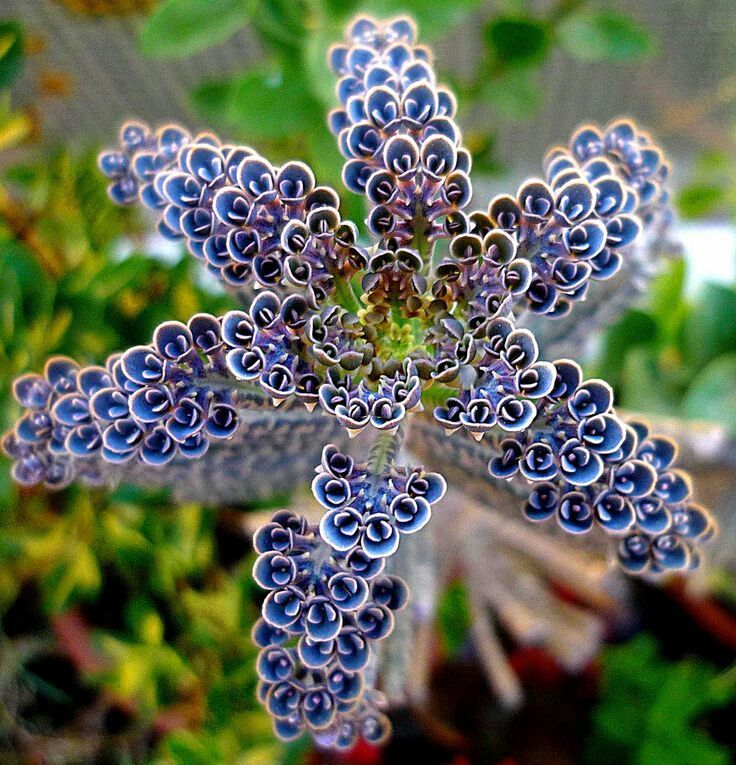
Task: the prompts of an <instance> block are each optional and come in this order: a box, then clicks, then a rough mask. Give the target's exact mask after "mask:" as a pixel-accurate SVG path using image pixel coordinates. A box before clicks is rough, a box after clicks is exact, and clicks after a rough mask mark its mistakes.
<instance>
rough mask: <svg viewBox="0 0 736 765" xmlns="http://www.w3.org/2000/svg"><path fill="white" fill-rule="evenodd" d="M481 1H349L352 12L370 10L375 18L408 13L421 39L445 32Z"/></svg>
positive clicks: (368, 11) (366, 11)
mask: <svg viewBox="0 0 736 765" xmlns="http://www.w3.org/2000/svg"><path fill="white" fill-rule="evenodd" d="M480 4H481V0H453V2H451V3H438V2H437V0H399V2H396V0H363V2H359V3H357V4H354V5H353V4H352V3H351V5H353V8H352V12H354V13H359V12H363V13H369V14H371V15H373V16H376V17H378V18H390V17H392V16H397V15H399V14H402V13H404V14H408V15H410V16H411V17H412V18H413V19H414V21H416V22H417V26H418V27H419V34H420V35H421V37H422V39H423V40H425V41H427V40H432V39H433V38H435V37H441V36H442V35H446V34H447V33H448V32H449V31H450V29H451V28H452V27H454V26H457V24H459V23H460V22H462V21H464V20H465V19H466V18H467V17H468V15H469V14H470V13H471V12H472V11H474V10H475V9H476V8H477V7H478V6H479V5H480Z"/></svg>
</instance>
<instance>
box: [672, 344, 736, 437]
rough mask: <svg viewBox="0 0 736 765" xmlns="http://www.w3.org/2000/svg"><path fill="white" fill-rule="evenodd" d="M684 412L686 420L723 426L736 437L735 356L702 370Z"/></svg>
mask: <svg viewBox="0 0 736 765" xmlns="http://www.w3.org/2000/svg"><path fill="white" fill-rule="evenodd" d="M682 411H683V414H684V415H685V416H686V417H692V418H693V419H698V420H712V421H714V422H720V423H721V424H723V425H725V426H726V427H727V428H728V429H729V430H730V431H731V432H732V433H736V353H730V354H726V355H724V356H721V357H719V358H717V359H715V360H714V361H712V362H711V363H710V364H708V366H707V367H705V369H703V371H702V372H701V373H700V374H699V375H698V376H697V377H696V378H695V380H694V381H693V384H692V385H691V386H690V389H689V390H688V392H687V393H686V395H685V399H684V401H683V402H682Z"/></svg>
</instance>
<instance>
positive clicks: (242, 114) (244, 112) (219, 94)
mask: <svg viewBox="0 0 736 765" xmlns="http://www.w3.org/2000/svg"><path fill="white" fill-rule="evenodd" d="M191 101H192V105H193V107H194V108H195V109H196V110H197V112H198V113H199V114H200V115H201V116H202V117H207V116H210V115H211V116H213V117H216V116H217V117H218V118H219V121H220V122H223V121H224V122H225V123H226V124H227V125H229V126H231V127H235V128H237V130H238V132H239V133H241V134H243V135H246V136H249V137H251V138H253V139H271V140H273V139H280V138H285V137H288V136H291V135H293V133H294V126H295V125H298V126H299V131H300V132H304V133H309V131H310V130H313V129H319V128H322V127H323V120H324V109H323V107H322V105H321V104H320V103H319V102H318V101H317V100H316V99H314V98H312V97H310V96H309V94H308V89H307V88H306V85H305V82H304V78H303V76H302V73H301V71H300V70H295V71H294V70H283V71H282V70H281V69H279V68H272V69H271V70H267V71H264V70H263V69H260V68H259V69H252V70H250V71H248V72H245V73H244V74H242V75H240V76H239V77H237V78H236V79H233V80H231V81H221V82H219V83H215V82H210V83H205V84H203V85H201V86H200V87H199V88H197V89H196V90H195V91H194V93H193V94H192V96H191ZM285 110H288V112H287V111H285Z"/></svg>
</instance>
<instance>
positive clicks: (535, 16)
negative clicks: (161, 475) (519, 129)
mask: <svg viewBox="0 0 736 765" xmlns="http://www.w3.org/2000/svg"><path fill="white" fill-rule="evenodd" d="M202 7H203V6H202V3H200V2H198V0H166V2H163V3H161V4H160V5H159V6H158V8H157V10H155V11H154V13H153V14H152V15H151V16H150V17H149V19H148V21H147V23H146V24H145V25H144V26H143V28H142V30H141V33H140V48H141V51H142V53H143V54H144V55H147V56H152V57H157V58H158V57H167V56H168V57H172V58H179V57H181V56H184V55H187V54H189V53H192V52H194V51H199V50H202V49H204V48H206V47H208V46H210V45H214V44H216V43H218V42H221V41H222V40H224V39H226V38H227V37H228V36H230V35H231V34H232V33H233V32H235V31H236V30H237V29H238V28H239V27H246V26H247V27H248V28H249V29H250V31H251V32H252V33H253V34H254V36H255V38H256V41H257V45H258V46H259V49H260V51H261V56H262V61H260V62H259V63H258V64H257V65H256V66H254V67H253V68H251V69H246V70H242V69H241V70H238V69H237V68H236V69H235V70H234V71H233V72H232V73H231V74H230V75H229V76H227V77H223V78H220V79H217V80H214V81H207V82H203V83H201V84H200V85H199V86H198V87H197V88H196V89H195V90H194V92H193V93H192V94H191V101H192V105H193V106H194V108H195V110H196V111H197V113H198V114H199V115H200V116H201V117H202V119H203V120H205V121H207V123H208V124H210V125H212V126H213V127H215V128H220V129H221V130H222V131H223V132H227V134H228V135H230V136H233V137H234V138H239V139H243V140H245V141H246V142H248V143H252V144H254V145H255V146H256V147H257V148H258V149H260V150H262V151H264V152H266V153H267V154H268V156H269V157H271V158H272V159H273V160H274V161H280V160H283V159H285V158H290V159H291V158H293V157H295V156H297V157H299V158H300V159H303V160H305V161H307V162H309V163H310V164H311V165H312V167H313V168H314V170H315V172H316V174H317V176H318V177H319V178H320V179H321V180H322V181H324V182H327V183H331V184H333V185H338V184H339V182H340V170H341V165H342V160H341V158H340V156H339V153H338V151H337V148H336V146H335V141H334V139H333V138H332V136H330V135H329V134H328V132H327V131H326V130H325V129H324V125H325V113H326V111H327V110H329V109H331V108H333V107H334V106H335V105H336V103H335V95H334V77H333V76H332V75H331V73H330V72H329V70H328V67H327V62H326V51H327V50H328V48H329V46H330V45H331V44H332V43H334V42H336V41H339V40H341V39H342V37H343V34H344V28H345V24H346V23H347V21H348V20H349V18H350V17H351V16H353V15H354V14H356V13H360V12H363V13H371V14H374V15H376V16H390V15H396V14H398V13H408V14H410V15H411V16H413V17H414V18H415V19H416V21H417V23H418V25H419V29H420V34H421V39H422V40H423V41H425V42H432V41H435V40H436V39H437V38H440V37H441V38H445V39H447V40H448V45H450V46H451V48H450V50H452V46H455V48H456V49H457V50H456V51H455V53H456V54H457V58H459V59H460V60H461V61H463V62H464V64H467V65H469V66H464V69H467V70H468V71H465V72H464V73H463V74H459V73H458V72H457V71H450V70H447V69H445V70H444V71H441V74H442V76H443V77H445V78H446V79H447V80H448V82H449V84H450V85H451V86H452V87H453V89H454V91H455V93H456V95H457V96H458V102H459V105H460V108H461V109H462V110H463V111H464V113H465V114H466V115H471V114H473V113H475V112H478V111H482V110H485V109H486V107H488V106H490V107H491V109H492V110H493V111H494V112H495V116H496V118H498V117H500V118H502V119H508V120H517V121H518V120H521V119H529V118H531V117H532V116H533V115H534V113H536V111H537V110H538V108H539V107H540V106H541V104H542V101H543V84H542V81H541V77H540V72H541V69H542V67H543V66H544V64H545V62H546V61H547V59H548V58H549V56H550V55H551V54H552V53H553V52H554V51H555V50H559V51H562V52H563V54H564V55H566V56H568V57H571V58H574V59H579V60H583V61H590V60H605V61H614V62H624V61H626V62H630V61H635V60H636V59H638V58H641V57H642V56H646V55H650V54H652V53H654V52H655V51H656V45H655V43H654V41H653V38H652V37H651V35H650V34H649V33H648V32H647V31H646V30H645V29H644V28H643V27H642V26H641V25H640V24H638V23H637V22H636V21H635V20H634V19H632V18H631V17H629V16H626V15H622V14H619V13H615V12H612V11H610V10H607V9H605V8H604V7H602V6H600V5H598V4H596V3H593V2H587V1H585V0H560V2H558V3H553V4H552V5H551V6H549V7H548V8H547V9H546V10H545V11H539V10H538V9H536V6H535V4H533V3H531V2H526V0H503V1H502V2H499V3H493V4H489V3H485V2H481V0H455V2H452V3H446V4H444V5H442V7H441V8H440V7H439V6H438V5H437V3H436V2H435V0H403V1H402V2H398V3H397V2H394V1H393V0H391V1H389V0H217V2H216V3H215V8H216V9H217V10H214V11H212V10H211V9H210V7H209V4H208V8H207V12H206V13H205V14H203V13H202ZM195 21H196V23H194V22H195ZM478 30H480V34H478ZM474 37H477V38H478V39H477V40H474ZM466 38H470V39H471V40H473V42H471V43H468V42H467V39H466ZM470 51H472V54H470V55H469V53H470ZM442 58H443V57H441V58H440V64H441V65H442V64H443V63H444V62H443V61H442ZM449 58H450V60H452V59H454V58H455V55H454V54H453V53H451V54H450V56H449ZM466 121H468V122H469V123H470V124H471V128H470V129H469V130H468V133H467V135H466V141H467V143H468V144H469V146H470V148H471V149H472V150H473V151H474V153H475V158H476V168H477V169H480V170H481V171H486V172H489V171H494V170H497V169H498V168H499V158H498V157H496V156H495V155H494V153H493V147H494V145H495V133H494V132H493V129H491V128H489V127H488V125H491V124H492V123H493V120H489V119H484V121H483V122H484V127H483V128H482V129H478V128H477V127H476V128H473V127H472V122H473V120H466ZM495 121H496V122H497V121H498V120H497V119H496V120H495ZM351 202H352V204H355V201H354V200H351ZM354 217H356V218H358V219H360V218H362V215H361V214H360V208H359V207H358V208H356V215H354Z"/></svg>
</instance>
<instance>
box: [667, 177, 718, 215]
mask: <svg viewBox="0 0 736 765" xmlns="http://www.w3.org/2000/svg"><path fill="white" fill-rule="evenodd" d="M725 200H726V189H725V188H724V187H723V186H717V185H715V184H712V183H694V184H691V185H690V186H685V187H684V188H682V189H680V191H679V192H678V194H677V200H676V203H677V209H678V210H679V211H680V213H681V215H682V216H683V217H684V218H703V217H705V216H708V215H712V214H713V213H714V212H716V211H717V210H718V208H719V207H720V206H721V205H722V204H723V202H724V201H725Z"/></svg>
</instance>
